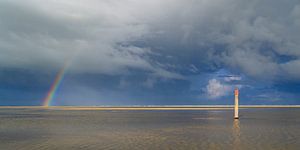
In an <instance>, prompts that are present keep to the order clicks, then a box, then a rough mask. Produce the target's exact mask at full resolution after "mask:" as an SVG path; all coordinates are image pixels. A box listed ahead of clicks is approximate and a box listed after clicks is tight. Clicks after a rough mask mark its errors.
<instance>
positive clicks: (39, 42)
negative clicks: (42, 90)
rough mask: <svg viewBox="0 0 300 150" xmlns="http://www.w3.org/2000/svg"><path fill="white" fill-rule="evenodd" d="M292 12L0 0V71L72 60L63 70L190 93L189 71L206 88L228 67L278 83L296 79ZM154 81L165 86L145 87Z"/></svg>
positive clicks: (280, 5)
mask: <svg viewBox="0 0 300 150" xmlns="http://www.w3.org/2000/svg"><path fill="white" fill-rule="evenodd" d="M299 18H300V2H299V1H298V0H289V1H284V0H278V1H272V0H253V1H240V0H199V1H195V0H187V1H186V0H175V1H174V0H164V1H160V0H152V1H146V0H122V1H121V0H110V1H107V0H89V1H88V2H87V1H84V0H76V1H74V0H60V1H56V0H49V1H46V2H45V1H39V0H28V1H26V2H25V1H18V0H0V54H1V55H0V70H1V71H2V72H4V70H18V71H20V70H22V71H25V72H26V70H31V71H34V72H37V74H40V75H41V76H44V75H45V74H46V75H48V76H50V75H49V74H51V73H55V72H57V70H59V69H60V68H61V67H62V66H63V64H64V63H65V62H66V61H69V60H72V65H70V67H69V68H68V74H70V75H73V76H76V75H77V76H81V77H83V78H84V77H86V76H87V75H92V76H93V78H94V80H95V81H96V80H99V82H100V80H103V79H102V77H103V76H105V77H107V76H108V78H110V79H109V80H111V81H115V80H117V81H116V82H118V83H116V84H112V85H115V87H114V88H125V89H130V91H131V92H133V91H136V90H137V89H139V88H146V89H147V90H148V92H150V93H151V92H153V93H151V94H160V95H172V92H175V93H176V92H177V93H178V91H176V90H179V89H180V88H176V87H179V86H180V87H182V88H183V89H180V90H181V92H183V93H185V94H186V95H193V94H191V93H193V92H194V91H189V89H191V88H190V87H189V86H190V85H192V84H194V83H193V82H196V80H193V81H190V80H188V79H189V78H192V77H193V76H201V77H203V76H204V75H209V76H206V77H204V78H203V79H197V82H201V83H197V85H198V86H199V87H198V89H200V91H201V89H203V88H207V93H208V95H210V96H209V97H222V96H226V94H225V92H229V88H227V86H226V85H223V84H222V82H219V81H218V80H217V79H215V78H214V76H210V75H211V74H215V73H216V72H218V71H220V70H227V71H228V72H229V73H228V74H229V75H231V74H235V75H237V76H232V77H226V78H225V79H224V80H226V82H232V84H247V85H249V86H248V87H253V85H252V86H251V84H254V83H250V81H252V80H257V81H264V83H266V84H267V85H266V86H268V87H270V86H271V87H272V86H275V87H274V88H273V89H274V90H279V91H280V90H283V89H284V88H283V89H282V88H277V87H276V86H277V85H280V86H286V87H295V86H296V87H297V86H298V84H299V83H300V71H299V69H297V68H300V42H299V41H300V30H299V28H300V19H299ZM84 75H86V76H84ZM240 75H242V76H243V78H240ZM7 76H9V75H7ZM244 77H245V78H244ZM40 78H42V77H40ZM4 79H5V77H3V78H2V79H0V80H2V81H1V82H4ZM47 79H49V78H47ZM76 82H77V81H76ZM78 82H79V81H78ZM5 83H6V82H5ZM46 83H47V82H41V83H37V84H46ZM97 83H98V81H97ZM205 83H208V85H206V84H205ZM47 84H48V83H47ZM78 84H84V85H82V87H89V88H85V89H90V88H95V87H93V85H92V84H90V85H86V84H87V83H81V82H80V83H78ZM137 84H139V86H137ZM161 84H163V85H165V84H166V87H168V88H171V89H172V90H170V91H172V92H170V93H168V94H166V93H160V92H158V91H151V90H153V88H156V87H157V86H162V85H161ZM9 85H11V84H9ZM79 86H81V85H79ZM97 88H99V87H97ZM97 88H96V89H93V90H95V91H97V90H98V89H97ZM79 89H80V88H79ZM111 90H115V89H113V88H112V89H111ZM149 90H150V91H149ZM187 91H189V92H187ZM212 91H214V92H215V93H217V94H216V95H214V94H213V93H212ZM216 91H217V92H216ZM129 93H130V92H129ZM200 93H201V92H200ZM148 94H149V93H148ZM198 94H199V93H198ZM198 94H195V95H198ZM201 94H203V93H201ZM141 95H143V94H141ZM144 95H147V94H144ZM166 97H168V96H166ZM195 97H196V96H195ZM277 97H278V96H277ZM189 98H190V97H189Z"/></svg>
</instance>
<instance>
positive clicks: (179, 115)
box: [0, 108, 300, 150]
mask: <svg viewBox="0 0 300 150" xmlns="http://www.w3.org/2000/svg"><path fill="white" fill-rule="evenodd" d="M232 116H233V111H232V110H193V111H187V110H177V111H173V110H161V111H158V110H155V111H142V110H130V111H127V110H121V111H102V110H101V111H99V110H47V109H16V108H14V109H12V108H9V109H8V108H6V109H5V108H1V109H0V149H1V150H2V149H3V150H17V149H22V150H23V149H24V150H35V149H36V150H43V149H63V150H68V149H72V150H74V149H125V150H126V149H128V150H134V149H136V150H141V149H151V150H153V149H154V150H155V149H183V150H186V149H203V150H207V149H214V150H215V149H216V150H218V149H220V150H224V149H225V150H226V149H228V150H235V149H236V150H245V149H261V150H267V149H272V150H277V149H278V150H279V149H280V150H285V149H294V150H299V149H300V108H278V109H275V108H268V109H262V108H251V109H242V110H240V119H239V120H234V119H232Z"/></svg>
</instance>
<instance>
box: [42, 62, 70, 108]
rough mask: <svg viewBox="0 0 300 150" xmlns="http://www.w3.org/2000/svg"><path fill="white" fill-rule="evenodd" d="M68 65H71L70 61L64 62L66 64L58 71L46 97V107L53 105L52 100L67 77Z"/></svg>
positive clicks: (44, 104)
mask: <svg viewBox="0 0 300 150" xmlns="http://www.w3.org/2000/svg"><path fill="white" fill-rule="evenodd" d="M68 66H69V63H68V62H66V63H65V64H64V66H63V67H62V68H61V69H60V70H59V72H58V73H57V75H56V77H55V80H54V82H53V84H52V85H51V87H50V90H49V91H48V93H47V96H46V97H45V99H44V103H43V106H45V107H49V106H51V102H52V101H53V98H54V96H55V93H56V91H57V89H58V87H59V86H60V84H61V82H62V80H63V79H64V77H65V73H66V70H67V68H68Z"/></svg>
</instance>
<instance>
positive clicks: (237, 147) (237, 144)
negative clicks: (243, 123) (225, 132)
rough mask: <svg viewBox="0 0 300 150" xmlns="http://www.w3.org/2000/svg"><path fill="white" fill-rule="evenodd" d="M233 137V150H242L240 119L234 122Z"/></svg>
mask: <svg viewBox="0 0 300 150" xmlns="http://www.w3.org/2000/svg"><path fill="white" fill-rule="evenodd" d="M232 130H233V131H232V136H233V149H234V150H240V149H241V144H240V143H241V141H240V136H241V132H240V121H239V120H238V119H234V120H233V128H232Z"/></svg>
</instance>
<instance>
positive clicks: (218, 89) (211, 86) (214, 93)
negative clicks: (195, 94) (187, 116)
mask: <svg viewBox="0 0 300 150" xmlns="http://www.w3.org/2000/svg"><path fill="white" fill-rule="evenodd" d="M231 91H232V87H231V86H230V85H226V84H222V83H221V82H220V81H218V80H217V79H211V80H209V81H208V84H207V86H206V94H207V96H208V98H211V99H215V98H219V97H222V96H225V95H228V94H230V93H231Z"/></svg>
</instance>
